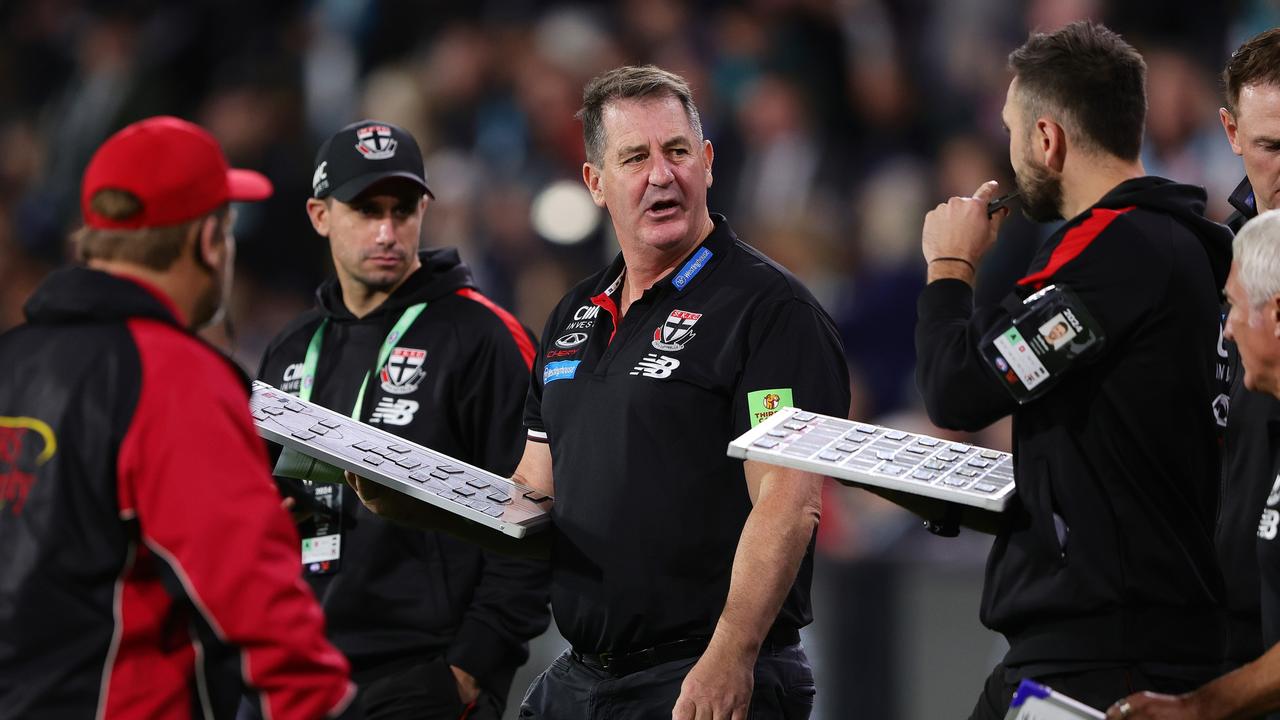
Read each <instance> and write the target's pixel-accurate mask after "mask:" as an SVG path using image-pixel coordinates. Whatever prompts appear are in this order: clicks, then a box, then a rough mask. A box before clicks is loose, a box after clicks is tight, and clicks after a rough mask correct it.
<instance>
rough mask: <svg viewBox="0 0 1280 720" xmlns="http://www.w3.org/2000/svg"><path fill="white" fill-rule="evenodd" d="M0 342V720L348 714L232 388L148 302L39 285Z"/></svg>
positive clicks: (151, 296) (128, 290)
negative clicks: (248, 712)
mask: <svg viewBox="0 0 1280 720" xmlns="http://www.w3.org/2000/svg"><path fill="white" fill-rule="evenodd" d="M26 315H27V320H28V322H27V323H26V324H25V325H22V326H20V327H18V328H16V329H14V330H12V331H10V332H8V333H6V334H4V335H3V336H0V367H3V368H4V373H3V375H0V548H3V560H0V717H6V718H9V717H54V716H57V717H63V716H75V717H90V716H95V715H96V716H97V717H102V718H152V717H184V716H192V717H233V716H234V714H235V710H236V706H237V704H238V703H239V700H240V696H241V693H242V692H244V693H245V695H246V696H247V697H249V698H250V700H251V701H253V702H256V703H258V704H259V706H260V708H261V709H262V710H263V711H264V714H265V715H267V716H268V717H272V718H276V719H279V718H320V717H331V716H336V715H339V714H341V713H343V712H346V711H348V710H350V709H351V708H350V705H351V701H352V698H353V697H354V690H353V686H352V685H351V683H350V682H349V681H348V665H347V662H346V660H345V659H344V658H343V657H342V655H341V654H339V653H338V652H337V650H335V649H334V648H333V646H331V645H330V644H329V643H328V642H327V641H326V640H325V638H324V623H323V618H322V615H321V612H320V608H319V606H318V605H317V604H316V602H315V599H314V598H313V597H312V596H311V593H310V592H309V591H308V590H307V588H306V586H305V584H304V583H303V582H302V581H301V579H300V578H299V577H298V538H297V534H296V533H295V531H294V529H293V526H292V523H291V522H290V521H289V518H288V516H287V515H286V513H285V512H284V511H283V510H281V508H280V499H279V496H278V495H277V493H276V489H275V487H274V486H273V484H272V482H271V478H270V475H269V473H268V470H267V466H266V455H265V452H264V448H263V444H262V443H261V441H260V440H259V439H258V437H257V436H256V435H255V433H254V431H253V426H252V423H251V420H250V418H249V413H248V403H247V399H248V394H247V388H246V384H245V381H244V377H243V375H242V374H241V373H240V372H239V371H238V370H237V369H236V368H235V366H233V365H232V364H231V363H230V362H229V361H227V360H226V359H225V358H224V357H222V356H220V355H219V354H218V352H217V351H216V350H214V349H213V348H211V347H210V346H208V345H206V344H205V343H203V342H202V341H201V340H200V339H198V338H197V337H195V336H194V335H192V334H191V333H189V332H188V331H186V330H185V329H183V328H182V327H181V326H180V324H179V321H178V318H177V312H176V311H175V310H174V308H172V306H170V305H169V304H168V301H167V299H165V298H164V296H163V295H161V294H160V293H159V292H158V291H154V290H152V289H150V288H147V287H144V285H143V284H141V283H139V282H135V281H132V280H129V279H125V278H121V277H117V276H113V275H109V274H106V273H102V272H98V271H94V270H89V269H84V268H71V269H65V270H61V271H58V272H56V273H54V274H53V275H51V276H50V277H49V278H48V280H47V281H46V282H45V283H44V284H43V285H42V286H41V287H40V288H39V289H38V290H37V291H36V293H35V294H34V296H33V297H32V298H31V300H30V301H29V302H28V303H27V306H26Z"/></svg>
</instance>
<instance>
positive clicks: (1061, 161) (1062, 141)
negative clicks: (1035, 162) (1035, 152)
mask: <svg viewBox="0 0 1280 720" xmlns="http://www.w3.org/2000/svg"><path fill="white" fill-rule="evenodd" d="M1033 140H1034V141H1036V142H1038V143H1040V148H1039V149H1040V153H1041V155H1042V159H1043V161H1044V164H1045V167H1048V168H1049V169H1050V170H1052V171H1054V172H1056V173H1060V172H1062V168H1063V167H1064V166H1065V165H1066V162H1067V131H1066V130H1065V129H1064V128H1063V127H1062V126H1061V125H1059V124H1058V123H1057V122H1054V121H1053V120H1051V119H1050V118H1047V117H1042V118H1039V119H1037V120H1036V131H1035V137H1034V138H1033Z"/></svg>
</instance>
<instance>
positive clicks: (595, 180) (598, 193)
mask: <svg viewBox="0 0 1280 720" xmlns="http://www.w3.org/2000/svg"><path fill="white" fill-rule="evenodd" d="M582 182H583V183H584V184H586V186H587V192H589V193H591V201H592V202H594V203H595V204H596V207H604V184H603V181H602V178H601V175H600V169H599V168H597V167H596V166H595V165H592V164H591V163H589V162H585V163H582Z"/></svg>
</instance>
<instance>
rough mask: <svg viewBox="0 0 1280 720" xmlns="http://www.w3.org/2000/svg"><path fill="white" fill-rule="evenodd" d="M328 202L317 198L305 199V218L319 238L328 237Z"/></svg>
mask: <svg viewBox="0 0 1280 720" xmlns="http://www.w3.org/2000/svg"><path fill="white" fill-rule="evenodd" d="M329 202H330V201H326V200H321V199H319V198H307V217H308V218H310V219H311V227H312V228H313V229H315V231H316V234H317V235H319V236H320V237H324V238H327V237H329Z"/></svg>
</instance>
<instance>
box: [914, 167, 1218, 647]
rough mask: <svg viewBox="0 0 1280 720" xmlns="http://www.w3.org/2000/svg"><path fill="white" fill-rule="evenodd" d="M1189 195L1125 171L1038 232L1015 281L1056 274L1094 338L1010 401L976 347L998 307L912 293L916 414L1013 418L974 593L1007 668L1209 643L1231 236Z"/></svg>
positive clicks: (965, 295)
mask: <svg viewBox="0 0 1280 720" xmlns="http://www.w3.org/2000/svg"><path fill="white" fill-rule="evenodd" d="M1204 204H1205V194H1204V190H1203V189H1201V188H1197V187H1192V186H1189V185H1180V184H1176V183H1173V182H1170V181H1168V180H1163V179H1160V178H1154V177H1145V178H1137V179H1134V180H1129V181H1126V182H1123V183H1121V184H1120V185H1118V186H1116V187H1115V188H1114V189H1113V190H1112V191H1111V192H1109V193H1108V194H1107V195H1106V196H1104V197H1103V198H1102V199H1101V200H1099V201H1098V202H1097V203H1096V204H1095V205H1094V206H1093V207H1090V208H1088V209H1087V210H1085V211H1084V212H1083V213H1081V214H1080V215H1078V216H1076V217H1074V218H1072V219H1070V220H1068V221H1067V222H1066V223H1065V224H1064V225H1063V226H1062V228H1061V229H1060V230H1058V232H1056V233H1054V235H1053V236H1052V237H1050V238H1049V239H1048V240H1047V241H1046V242H1045V244H1044V246H1043V247H1042V248H1041V249H1040V251H1039V253H1038V254H1037V256H1036V258H1035V259H1034V260H1033V261H1032V264H1031V267H1030V272H1029V274H1028V275H1027V277H1026V278H1024V279H1023V280H1022V281H1020V286H1021V289H1022V292H1024V293H1026V294H1029V293H1031V292H1033V291H1034V290H1036V289H1038V288H1040V287H1041V286H1044V285H1047V284H1060V285H1065V286H1067V287H1070V288H1071V289H1072V290H1073V291H1074V292H1075V294H1076V296H1077V297H1078V298H1079V299H1080V301H1081V302H1082V303H1083V304H1084V306H1085V307H1086V308H1087V309H1088V311H1089V312H1090V313H1091V314H1092V315H1093V317H1094V318H1095V319H1096V320H1097V321H1098V323H1099V324H1100V325H1101V326H1102V329H1103V331H1104V333H1105V335H1106V345H1105V347H1104V349H1103V351H1102V352H1101V353H1100V354H1099V355H1097V356H1096V357H1094V358H1092V359H1091V360H1090V361H1088V362H1085V363H1083V364H1082V365H1081V366H1079V367H1073V368H1071V369H1070V370H1069V371H1068V372H1067V373H1066V374H1065V375H1063V376H1062V377H1061V378H1060V379H1059V384H1058V385H1057V386H1055V387H1053V388H1052V389H1051V390H1049V392H1048V393H1047V394H1045V395H1044V396H1042V397H1040V398H1038V399H1036V400H1033V401H1031V402H1028V403H1026V404H1024V405H1018V404H1016V402H1015V401H1014V399H1013V396H1012V395H1011V394H1010V393H1009V392H1007V391H1006V390H1005V389H1004V388H1003V387H1001V384H1000V381H999V380H998V379H997V376H996V374H995V372H993V371H992V370H991V369H989V368H988V367H986V366H985V363H984V361H983V359H982V358H981V357H980V356H979V347H978V345H979V340H980V339H981V338H982V337H984V335H985V333H986V332H987V331H988V330H989V329H991V328H993V327H995V326H996V325H998V324H1000V323H1005V324H1006V325H1004V326H1007V323H1008V313H1007V311H1006V310H1005V309H1004V308H1002V307H999V306H997V307H987V308H982V307H979V308H977V309H975V308H974V306H973V290H972V288H970V287H969V285H968V284H966V283H964V282H961V281H959V280H939V281H936V282H933V283H930V284H929V285H928V286H927V287H926V288H925V289H924V291H923V292H922V293H921V296H920V301H919V305H918V312H919V322H918V324H917V327H916V347H917V350H918V354H919V365H918V369H917V378H918V381H919V384H920V389H921V392H922V394H923V396H924V400H925V405H926V407H927V409H928V411H929V416H930V417H931V418H932V419H933V421H934V422H935V423H937V424H938V425H939V426H942V427H948V428H955V429H964V430H976V429H979V428H982V427H984V426H986V425H988V424H990V423H991V422H994V421H995V420H997V419H999V418H1001V417H1003V416H1005V415H1010V414H1011V415H1013V423H1014V424H1013V434H1014V438H1013V442H1014V461H1015V468H1016V469H1015V473H1016V481H1017V487H1018V493H1017V499H1016V501H1015V503H1014V504H1013V505H1012V506H1011V508H1010V509H1009V510H1008V511H1006V513H1005V514H1004V520H1005V527H1004V529H1003V530H1002V531H1001V532H1000V533H999V534H998V535H997V537H996V539H995V545H994V546H993V547H992V550H991V555H990V558H989V559H988V562H987V574H986V586H985V588H984V592H983V599H982V620H983V622H984V624H986V625H987V626H988V627H991V628H993V629H995V630H998V631H1000V632H1002V633H1003V634H1004V635H1005V636H1006V637H1008V639H1009V642H1010V646H1011V649H1010V651H1009V654H1008V656H1007V657H1006V658H1005V664H1006V665H1010V666H1040V667H1042V668H1043V667H1045V666H1053V665H1070V664H1072V663H1076V664H1078V663H1099V662H1102V663H1117V664H1124V663H1143V662H1162V663H1166V664H1170V665H1174V664H1177V665H1188V666H1197V667H1205V666H1209V665H1213V664H1215V663H1216V662H1217V661H1218V660H1219V659H1220V657H1221V636H1222V632H1223V625H1222V622H1223V618H1222V613H1221V611H1220V607H1219V605H1220V602H1221V600H1222V596H1223V579H1222V576H1221V573H1220V571H1219V566H1218V563H1217V561H1216V558H1215V552H1214V544H1213V539H1214V522H1215V518H1216V512H1217V505H1218V496H1217V493H1218V454H1217V447H1216V439H1215V421H1214V418H1213V414H1212V413H1211V412H1210V403H1211V400H1212V398H1213V396H1214V393H1215V392H1216V388H1215V386H1214V384H1213V372H1214V367H1215V362H1216V360H1217V355H1216V352H1215V350H1216V347H1217V336H1218V297H1219V290H1220V288H1221V287H1222V285H1223V283H1224V282H1225V280H1226V275H1227V270H1228V269H1229V265H1230V240H1231V234H1230V232H1229V231H1228V230H1227V229H1226V228H1224V227H1222V226H1220V225H1217V224H1216V223H1212V222H1210V221H1208V220H1206V219H1205V218H1204ZM1004 326H1002V327H1004Z"/></svg>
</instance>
